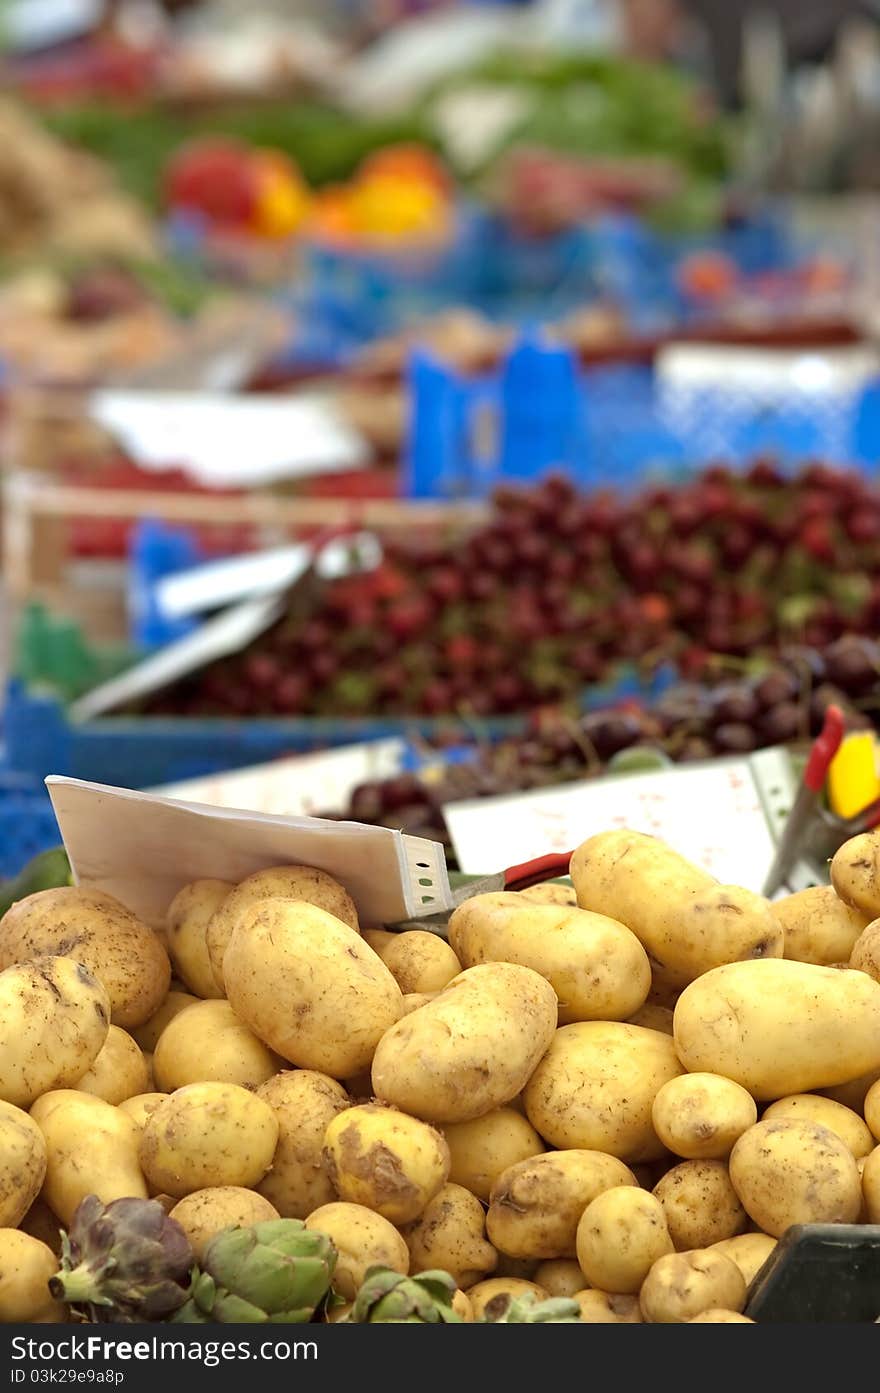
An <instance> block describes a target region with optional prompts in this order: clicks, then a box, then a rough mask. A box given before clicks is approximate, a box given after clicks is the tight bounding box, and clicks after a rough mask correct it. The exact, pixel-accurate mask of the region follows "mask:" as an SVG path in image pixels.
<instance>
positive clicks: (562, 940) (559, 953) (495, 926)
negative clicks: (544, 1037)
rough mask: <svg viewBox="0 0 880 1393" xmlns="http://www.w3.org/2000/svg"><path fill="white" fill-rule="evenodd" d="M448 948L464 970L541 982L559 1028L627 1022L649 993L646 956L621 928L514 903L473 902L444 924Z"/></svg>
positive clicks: (481, 898) (497, 897) (512, 898)
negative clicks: (501, 968)
mask: <svg viewBox="0 0 880 1393" xmlns="http://www.w3.org/2000/svg"><path fill="white" fill-rule="evenodd" d="M449 941H450V943H451V944H452V946H453V948H454V949H455V951H456V953H457V954H458V956H459V958H460V959H461V961H462V963H463V965H464V966H465V967H476V966H477V964H478V963H486V962H508V963H519V964H520V965H521V966H522V967H530V968H532V969H533V971H535V972H540V974H541V976H542V977H546V978H547V981H548V982H549V983H550V985H551V986H552V988H553V990H554V991H555V993H556V995H557V997H558V998H559V1024H560V1025H568V1024H570V1023H571V1022H572V1021H591V1020H600V1021H607V1020H626V1018H627V1016H631V1015H632V1013H633V1012H634V1011H637V1010H638V1009H639V1007H640V1006H642V1005H643V1004H644V1001H645V998H646V996H647V995H648V991H649V989H650V986H651V966H650V964H649V962H648V955H647V953H646V952H645V950H644V948H643V947H642V945H641V944H640V943H639V941H638V939H637V938H636V937H635V935H634V934H631V933H630V931H629V929H627V928H625V927H624V925H623V924H619V923H616V922H615V921H614V920H613V919H609V918H606V917H605V916H604V915H602V914H589V913H588V912H587V911H586V910H583V909H577V908H570V907H568V906H564V905H563V906H560V905H549V904H537V905H536V904H530V903H529V902H528V901H524V900H523V899H522V897H521V896H520V895H517V894H509V893H504V892H501V893H499V894H489V895H474V896H472V897H471V898H470V899H469V900H465V901H464V903H463V904H462V905H459V907H458V909H456V910H455V912H454V913H453V915H452V917H451V919H450V920H449Z"/></svg>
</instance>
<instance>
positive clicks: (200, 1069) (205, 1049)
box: [153, 1001, 283, 1093]
mask: <svg viewBox="0 0 880 1393" xmlns="http://www.w3.org/2000/svg"><path fill="white" fill-rule="evenodd" d="M282 1067H283V1064H282V1061H281V1060H280V1059H279V1058H278V1055H277V1054H273V1053H272V1051H271V1050H269V1049H267V1048H266V1046H265V1045H264V1044H263V1042H262V1040H258V1039H257V1037H256V1035H255V1034H254V1033H253V1031H252V1030H249V1029H248V1027H247V1026H246V1025H245V1024H244V1021H241V1020H239V1018H238V1016H237V1015H236V1014H235V1012H234V1011H233V1009H232V1007H231V1006H230V1004H229V1002H228V1001H197V1002H196V1003H195V1005H193V1006H188V1007H187V1008H186V1010H185V1011H181V1012H180V1013H179V1014H178V1015H176V1016H175V1017H174V1019H173V1020H172V1021H171V1022H170V1023H169V1024H168V1025H167V1026H166V1027H165V1029H164V1030H163V1032H162V1034H161V1036H160V1037H159V1042H158V1044H157V1045H156V1049H155V1053H154V1055H153V1076H154V1078H155V1080H156V1087H157V1088H158V1089H160V1090H161V1091H163V1092H165V1093H173V1092H174V1090H175V1089H176V1088H183V1087H184V1086H185V1085H186V1084H188V1083H208V1082H216V1083H237V1084H240V1086H241V1087H242V1088H258V1087H259V1085H260V1084H261V1083H265V1082H266V1080H267V1079H271V1078H272V1076H273V1074H277V1073H278V1071H279V1069H281V1068H282Z"/></svg>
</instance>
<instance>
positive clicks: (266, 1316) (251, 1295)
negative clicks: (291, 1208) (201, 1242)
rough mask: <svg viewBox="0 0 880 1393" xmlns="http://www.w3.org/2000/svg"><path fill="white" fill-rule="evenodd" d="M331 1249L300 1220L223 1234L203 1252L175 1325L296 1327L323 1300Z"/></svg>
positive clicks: (332, 1266) (332, 1261)
mask: <svg viewBox="0 0 880 1393" xmlns="http://www.w3.org/2000/svg"><path fill="white" fill-rule="evenodd" d="M336 1256H337V1255H336V1249H335V1248H334V1246H333V1244H332V1243H331V1242H330V1240H329V1238H325V1236H324V1235H323V1234H322V1233H313V1232H312V1231H311V1230H310V1229H307V1228H306V1227H305V1225H304V1224H303V1222H302V1220H301V1219H270V1220H268V1221H267V1222H266V1223H265V1224H252V1225H250V1226H249V1227H247V1228H232V1229H224V1230H223V1232H222V1233H218V1234H217V1235H216V1236H215V1237H214V1238H212V1239H211V1242H210V1243H209V1244H208V1246H207V1248H206V1249H205V1253H204V1257H203V1259H202V1266H201V1270H199V1269H196V1271H195V1273H194V1274H193V1282H192V1287H191V1288H190V1292H189V1298H190V1299H189V1300H188V1301H187V1302H186V1305H184V1306H182V1307H181V1309H180V1310H179V1311H178V1312H177V1313H176V1314H175V1316H174V1317H173V1319H174V1321H176V1322H178V1323H189V1324H196V1323H201V1322H205V1321H220V1322H222V1324H224V1325H235V1324H239V1325H253V1324H260V1323H265V1322H273V1323H283V1324H288V1325H301V1324H305V1323H306V1322H307V1321H310V1320H311V1319H312V1316H313V1315H314V1314H315V1311H316V1310H317V1308H318V1307H319V1306H320V1305H321V1303H322V1302H323V1301H324V1300H325V1299H326V1297H327V1294H328V1292H329V1290H330V1282H331V1279H332V1277H333V1271H334V1269H335V1267H336Z"/></svg>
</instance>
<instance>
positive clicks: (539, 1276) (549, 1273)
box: [535, 1258, 584, 1297]
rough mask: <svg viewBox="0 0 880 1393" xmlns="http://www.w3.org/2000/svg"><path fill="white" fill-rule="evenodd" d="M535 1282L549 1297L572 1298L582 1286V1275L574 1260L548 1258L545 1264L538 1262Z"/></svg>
mask: <svg viewBox="0 0 880 1393" xmlns="http://www.w3.org/2000/svg"><path fill="white" fill-rule="evenodd" d="M535 1280H536V1282H537V1283H538V1286H539V1287H543V1288H544V1289H545V1291H548V1292H549V1293H550V1295H551V1296H568V1297H574V1296H576V1295H577V1293H578V1292H579V1291H582V1290H583V1286H584V1274H583V1272H581V1269H580V1264H579V1263H578V1262H576V1261H575V1259H574V1258H548V1259H547V1261H546V1262H539V1263H538V1266H537V1268H536V1270H535Z"/></svg>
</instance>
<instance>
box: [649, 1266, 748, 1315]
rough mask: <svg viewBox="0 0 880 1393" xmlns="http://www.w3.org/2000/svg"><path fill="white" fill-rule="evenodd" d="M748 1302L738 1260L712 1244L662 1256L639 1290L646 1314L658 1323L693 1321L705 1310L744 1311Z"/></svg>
mask: <svg viewBox="0 0 880 1393" xmlns="http://www.w3.org/2000/svg"><path fill="white" fill-rule="evenodd" d="M745 1302H746V1284H745V1282H744V1280H743V1275H742V1273H741V1272H740V1270H739V1268H738V1267H737V1265H736V1263H735V1262H734V1261H733V1260H732V1259H731V1258H727V1257H725V1256H724V1254H723V1253H719V1252H716V1251H715V1250H714V1249H712V1248H698V1249H696V1250H695V1251H694V1252H690V1253H671V1254H668V1255H667V1256H666V1257H662V1258H658V1259H657V1261H656V1262H655V1263H654V1266H653V1267H652V1268H651V1270H650V1272H649V1273H648V1275H647V1277H646V1278H645V1281H644V1284H643V1286H642V1290H641V1292H640V1293H639V1303H640V1305H641V1308H642V1315H643V1316H644V1318H645V1320H646V1321H649V1322H651V1323H652V1324H655V1325H658V1324H662V1325H669V1324H680V1323H681V1322H683V1321H691V1320H693V1318H694V1316H700V1315H703V1313H704V1312H705V1311H713V1310H719V1309H720V1310H725V1311H741V1310H742V1308H743V1306H744V1305H745Z"/></svg>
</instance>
